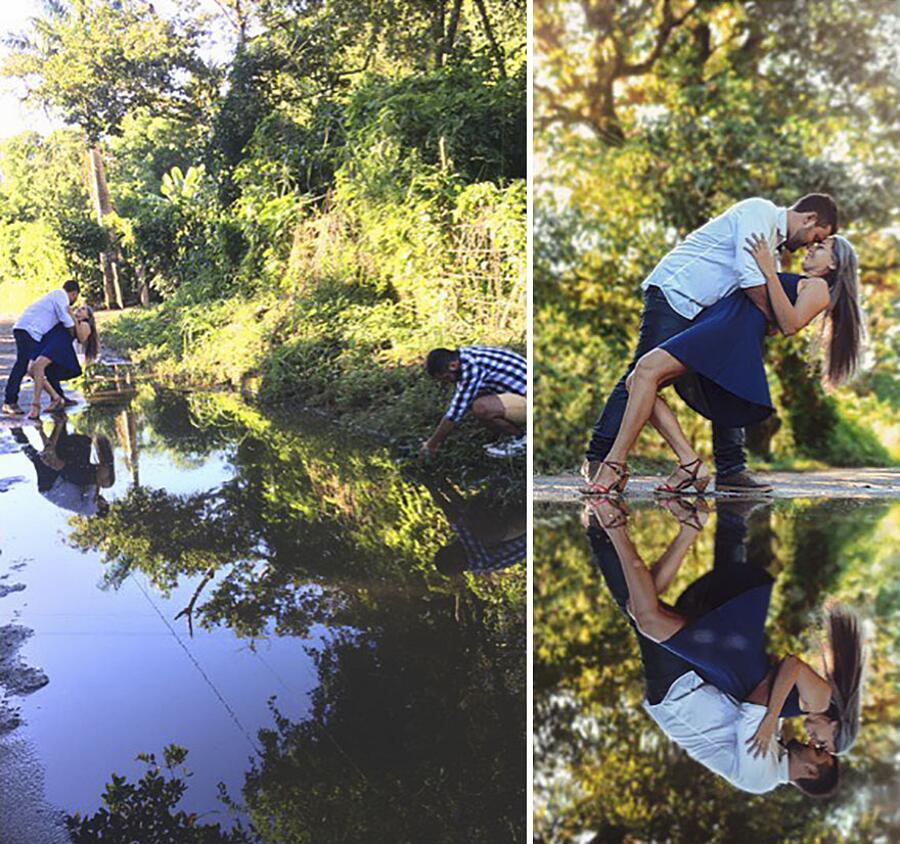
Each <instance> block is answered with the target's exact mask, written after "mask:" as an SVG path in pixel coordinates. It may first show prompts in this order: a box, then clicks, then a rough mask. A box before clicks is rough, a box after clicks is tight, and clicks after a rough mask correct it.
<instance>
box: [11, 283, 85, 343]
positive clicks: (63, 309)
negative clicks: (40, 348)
mask: <svg viewBox="0 0 900 844" xmlns="http://www.w3.org/2000/svg"><path fill="white" fill-rule="evenodd" d="M58 322H61V323H62V324H63V325H64V326H65V327H66V328H72V327H73V326H74V325H75V320H74V319H72V315H71V314H70V313H69V295H68V293H66V291H65V290H54V291H52V292H50V293H48V294H47V295H46V296H41V298H40V299H38V300H37V301H36V302H32V303H31V304H30V305H29V306H28V307H27V308H26V309H25V312H24V313H23V314H22V316H20V317H19V319H18V320H17V321H16V324H15V325H14V326H13V329H14V330H16V329H19V330H22V331H27V332H28V333H29V334H30V335H31V336H32V338H33V339H35V340H38V341H40V339H41V338H42V337H43V336H44V335H45V334H46V333H47V332H48V331H49V330H50V329H51V328H53V326H54V325H56V323H58Z"/></svg>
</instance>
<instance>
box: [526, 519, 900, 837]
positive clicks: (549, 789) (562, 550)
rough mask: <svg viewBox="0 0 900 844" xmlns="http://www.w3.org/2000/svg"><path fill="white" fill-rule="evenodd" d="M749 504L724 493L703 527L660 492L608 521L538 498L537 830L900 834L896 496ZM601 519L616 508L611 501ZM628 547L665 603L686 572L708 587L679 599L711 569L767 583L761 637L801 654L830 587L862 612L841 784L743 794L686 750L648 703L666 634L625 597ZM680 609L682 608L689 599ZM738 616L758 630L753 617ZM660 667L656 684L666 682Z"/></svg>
mask: <svg viewBox="0 0 900 844" xmlns="http://www.w3.org/2000/svg"><path fill="white" fill-rule="evenodd" d="M749 506H750V505H745V504H741V503H737V504H736V503H728V502H724V501H721V502H717V504H716V505H714V509H713V511H712V513H711V514H710V515H709V517H708V521H707V522H706V524H705V526H703V528H702V530H700V531H699V532H698V531H696V530H694V529H692V528H682V527H681V526H680V525H679V524H678V522H677V521H676V519H675V518H674V517H673V515H672V514H671V513H668V512H666V511H664V510H663V509H662V508H661V507H657V506H654V505H647V506H645V507H639V508H636V509H635V510H634V511H633V512H632V513H631V514H630V516H629V517H628V519H627V522H626V523H625V524H624V526H623V527H621V528H619V529H615V528H614V529H613V530H612V531H611V532H607V531H605V530H603V528H602V527H601V526H600V525H599V524H598V521H597V517H596V515H595V516H594V517H593V519H591V518H590V517H589V516H588V512H589V511H586V513H579V512H578V511H574V510H573V509H572V508H571V507H567V508H559V507H552V506H545V507H538V508H536V513H535V576H534V580H535V608H534V631H535V632H534V636H535V664H534V678H535V689H534V718H535V723H534V728H535V781H536V785H535V835H536V839H537V840H541V841H547V842H550V841H554V842H556V841H559V842H564V841H573V842H588V841H623V840H632V841H658V840H669V841H684V842H687V841H690V842H694V841H710V842H711V841H744V840H747V841H751V840H752V841H794V840H835V838H834V836H835V835H837V836H838V839H840V840H867V841H889V840H891V841H892V840H898V839H900V813H898V810H897V806H898V805H900V800H898V798H900V785H898V783H900V776H898V774H900V729H898V726H897V725H898V724H900V636H898V631H900V625H898V621H900V586H898V583H900V579H898V575H900V557H898V553H897V550H896V539H895V538H896V536H897V533H898V530H900V504H898V503H862V502H849V501H837V502H822V501H819V502H812V501H797V502H776V503H774V504H768V505H763V506H761V507H758V508H757V509H755V510H753V512H752V513H749V514H748V513H747V509H748V508H749ZM682 515H684V514H682ZM602 518H603V519H604V521H605V523H606V524H608V525H610V524H611V525H614V524H615V522H616V521H620V519H617V517H616V515H615V514H614V513H612V512H610V511H607V512H605V513H604V514H602ZM704 518H706V517H704ZM612 534H616V535H617V539H616V541H615V542H613V541H612ZM623 534H624V535H625V536H626V537H627V540H626V541H623V540H622V535H623ZM629 543H633V548H634V552H632V551H629V550H628V549H629V548H630V547H631V545H630V544H629ZM673 543H674V544H673ZM632 553H636V555H637V557H636V558H637V559H638V560H639V561H640V565H641V566H642V567H644V569H643V570H647V569H648V567H650V568H649V570H650V571H651V573H652V575H653V577H654V578H655V582H654V581H650V583H653V586H652V587H651V589H653V588H655V589H658V590H661V591H660V599H661V600H663V601H666V602H668V604H669V605H673V604H675V602H676V601H677V600H678V598H679V596H680V595H682V594H683V593H685V590H686V589H688V587H690V586H691V584H701V585H700V586H694V587H693V597H690V593H687V594H688V596H689V597H687V598H686V599H682V601H684V600H687V601H688V602H690V601H691V600H693V599H694V598H697V596H698V595H700V596H702V594H703V592H702V591H698V590H700V589H704V588H705V589H707V590H708V589H709V584H711V583H718V584H719V585H720V586H721V585H723V584H724V585H725V586H727V587H728V588H732V587H734V589H737V591H738V592H740V588H738V587H737V586H735V584H736V583H738V582H743V581H744V580H747V578H751V577H762V578H763V579H765V580H766V582H771V583H772V586H771V598H770V601H769V603H768V612H767V614H765V610H763V613H764V617H765V619H766V621H765V637H766V651H767V652H768V653H770V654H775V655H785V654H788V653H794V654H797V655H803V656H805V657H807V658H808V661H809V663H810V665H812V666H813V667H814V668H816V669H820V668H821V662H820V661H819V659H818V657H817V654H818V653H819V650H818V644H817V643H818V642H819V641H820V640H819V639H818V637H817V633H816V631H817V629H818V628H817V619H818V618H820V617H821V616H820V615H819V614H820V613H821V610H822V608H823V605H825V603H826V601H828V600H836V601H839V602H841V603H844V604H846V605H849V606H850V607H852V608H854V609H855V610H856V611H857V612H858V613H859V615H860V616H861V617H862V619H863V629H864V631H865V635H866V638H867V641H868V649H869V658H868V666H867V669H866V681H865V686H864V696H863V709H862V724H861V728H860V732H859V738H858V740H857V742H856V744H855V746H854V747H853V749H852V750H851V751H850V752H849V754H848V755H846V756H844V757H842V765H843V766H842V783H841V786H840V790H839V791H838V793H837V795H836V796H835V797H833V798H832V799H830V800H826V801H819V800H815V799H811V798H809V797H807V796H805V795H803V794H801V792H800V791H798V790H797V789H796V788H794V787H793V786H791V785H782V786H779V787H777V788H775V789H774V790H772V791H769V792H768V793H765V794H752V793H747V792H745V791H743V790H740V789H739V788H737V787H735V786H734V785H733V784H731V783H730V782H729V781H727V780H726V779H725V778H723V777H722V776H719V775H718V774H717V773H715V772H714V771H713V770H710V769H709V768H708V767H706V766H704V765H702V764H700V762H698V761H695V758H692V756H690V755H689V754H688V753H687V752H685V750H684V749H682V748H681V747H680V746H679V743H678V742H677V741H675V740H674V739H673V738H672V736H673V735H674V733H673V732H672V731H671V730H670V731H669V733H668V734H667V733H666V732H664V731H663V729H661V727H660V726H658V725H657V723H655V722H654V720H652V719H651V717H650V715H649V714H648V712H647V711H646V710H645V708H644V702H645V701H646V700H647V698H648V696H658V691H655V690H654V686H655V685H660V678H661V676H662V672H661V671H660V670H658V666H654V663H653V659H654V656H653V654H654V652H655V651H654V649H658V648H659V646H658V645H654V644H652V643H651V644H650V645H649V646H643V647H642V648H641V649H639V646H638V636H637V633H636V631H635V629H634V628H633V627H632V625H631V624H630V623H629V620H628V618H627V616H626V614H625V612H624V611H623V605H624V601H625V600H627V599H628V598H629V595H630V592H629V586H628V582H627V578H626V577H625V574H626V572H625V570H623V569H622V566H621V562H622V560H623V559H625V560H626V563H627V562H628V561H629V560H631V561H633V560H634V559H635V557H634V556H632ZM664 555H668V556H664ZM636 571H638V570H637V569H636ZM710 572H713V574H709V573H710ZM760 572H762V573H764V574H760ZM704 575H705V578H704V579H702V580H701V578H703V577H704ZM635 582H637V581H635ZM643 582H644V583H645V584H646V581H643ZM760 582H762V581H760ZM752 586H753V584H752V583H750V581H749V580H748V581H747V584H746V587H747V589H749V588H751V587H752ZM633 588H634V589H635V590H639V589H640V588H641V587H639V586H634V587H633ZM766 589H768V587H763V590H764V591H765V590H766ZM651 594H652V592H651ZM745 594H746V593H745ZM720 597H723V596H720ZM741 600H743V599H741ZM734 606H735V605H734V604H729V607H732V608H733V607H734ZM678 607H688V609H687V610H683V611H689V607H690V603H688V604H684V603H682V604H678V605H677V606H676V608H678ZM697 611H698V612H700V611H701V610H700V609H698V610H697ZM726 615H727V614H726ZM735 617H737V616H735ZM726 622H727V623H728V624H733V623H734V622H733V620H732V619H728V618H727V619H726ZM740 625H743V626H741V627H740V630H741V631H743V634H746V635H750V633H749V632H748V631H749V630H750V627H752V624H750V623H749V622H746V621H744V620H742V621H741V622H740ZM740 625H739V626H740ZM745 628H746V629H745ZM754 629H755V628H754ZM738 633H740V631H738ZM738 633H736V634H735V635H738ZM663 638H665V637H663ZM723 641H724V640H723ZM736 641H737V640H736V639H734V637H732V638H731V639H729V642H728V644H729V646H731V645H734V644H735V642H736ZM724 646H725V645H724V644H723V645H722V647H724ZM642 652H643V653H642ZM642 657H643V660H644V661H643V662H642ZM734 664H735V663H734V662H729V666H733V665H734ZM698 670H699V669H698ZM673 672H674V673H672V675H671V676H672V677H674V676H675V675H676V674H680V673H682V672H681V671H680V669H679V671H674V669H673ZM668 679H671V677H666V678H663V679H662V684H661V685H664V686H666V688H671V685H669V684H668ZM701 679H702V678H701ZM673 682H674V681H673ZM654 699H655V697H654ZM717 699H718V698H717ZM759 712H762V708H761V707H760V708H759ZM682 714H683V713H682ZM684 717H687V716H684ZM692 717H693V716H692ZM688 720H690V719H688ZM685 723H687V721H686V722H685ZM691 723H693V721H691ZM782 723H783V725H785V731H786V732H785V737H786V738H787V737H789V736H791V735H795V736H796V737H797V738H798V740H802V741H805V740H806V735H805V733H804V731H803V726H802V719H801V718H788V719H783V721H782ZM675 732H677V731H675ZM751 732H752V731H751ZM693 752H696V748H693ZM735 754H736V751H735ZM735 754H732V755H735Z"/></svg>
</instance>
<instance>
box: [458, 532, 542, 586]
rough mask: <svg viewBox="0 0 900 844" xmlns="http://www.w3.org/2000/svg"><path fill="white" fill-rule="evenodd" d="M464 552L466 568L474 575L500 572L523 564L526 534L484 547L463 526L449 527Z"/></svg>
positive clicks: (526, 550)
mask: <svg viewBox="0 0 900 844" xmlns="http://www.w3.org/2000/svg"><path fill="white" fill-rule="evenodd" d="M450 527H451V528H453V532H454V533H455V534H456V535H457V536H458V537H459V541H460V542H461V543H462V545H463V548H465V550H466V568H467V569H468V570H469V571H470V572H472V573H474V574H484V573H486V572H489V571H500V569H507V568H509V567H510V566H514V565H515V564H516V563H521V562H524V560H525V557H526V556H527V553H528V533H527V531H526V532H525V533H523V534H522V535H521V536H516V537H513V538H512V539H505V540H503V541H502V542H499V543H497V544H496V545H485V544H484V543H483V542H482V541H481V540H480V539H478V537H476V536H475V534H474V533H472V531H471V530H469V528H467V527H466V526H465V525H454V524H451V525H450Z"/></svg>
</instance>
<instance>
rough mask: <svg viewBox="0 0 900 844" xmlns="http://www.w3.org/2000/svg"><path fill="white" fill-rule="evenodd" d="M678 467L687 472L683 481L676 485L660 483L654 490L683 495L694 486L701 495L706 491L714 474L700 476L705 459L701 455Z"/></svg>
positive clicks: (663, 493) (659, 492)
mask: <svg viewBox="0 0 900 844" xmlns="http://www.w3.org/2000/svg"><path fill="white" fill-rule="evenodd" d="M678 468H679V469H681V471H682V472H687V475H688V477H686V478H685V479H684V480H683V481H679V482H678V483H677V484H675V486H672V485H671V484H668V483H665V484H660V485H659V486H658V487H656V488H655V489H654V490H653V491H654V492H656V493H658V494H660V495H681V494H682V493H684V492H687V490H689V489H690V488H691V487H693V488H694V489H695V490H697V492H698V493H700V495H703V493H704V492H706V488H707V487H708V486H709V482H710V480H711V479H712V475H707V476H706V477H705V478H701V477H699V475H700V470H701V469H702V468H703V461H702V460H701V459H700V458H699V457H698V458H697V459H696V460H692V461H691V462H690V463H679V464H678Z"/></svg>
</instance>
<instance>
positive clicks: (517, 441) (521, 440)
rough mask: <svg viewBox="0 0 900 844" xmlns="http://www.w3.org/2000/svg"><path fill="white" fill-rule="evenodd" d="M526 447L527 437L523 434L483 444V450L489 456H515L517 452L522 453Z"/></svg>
mask: <svg viewBox="0 0 900 844" xmlns="http://www.w3.org/2000/svg"><path fill="white" fill-rule="evenodd" d="M527 448H528V438H527V437H526V436H525V434H522V436H521V437H513V438H512V439H509V440H507V441H506V442H503V443H497V444H496V445H489V446H485V448H484V450H485V451H486V452H487V453H488V454H489V455H490V456H491V457H515V456H516V455H517V454H523V453H524V452H525V450H526V449H527Z"/></svg>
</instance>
